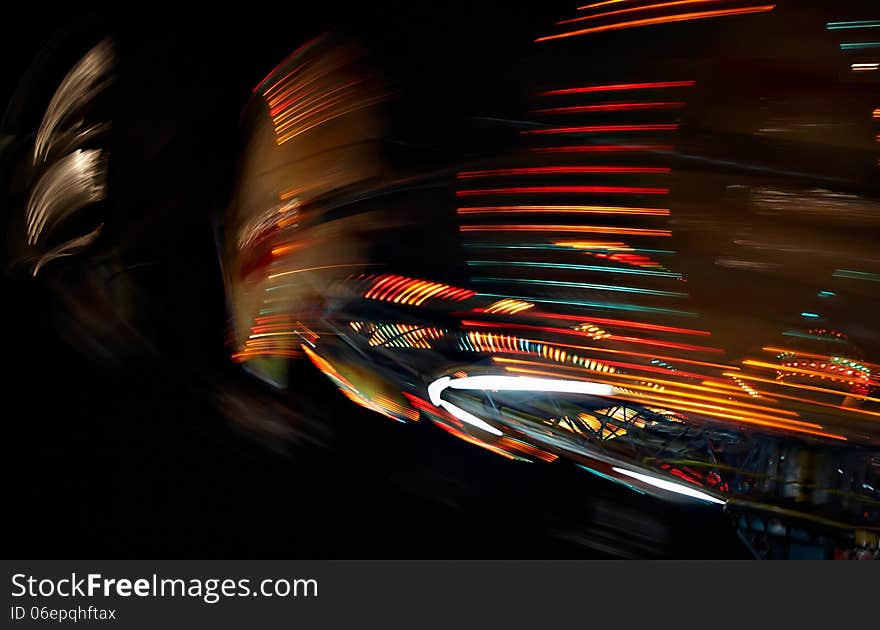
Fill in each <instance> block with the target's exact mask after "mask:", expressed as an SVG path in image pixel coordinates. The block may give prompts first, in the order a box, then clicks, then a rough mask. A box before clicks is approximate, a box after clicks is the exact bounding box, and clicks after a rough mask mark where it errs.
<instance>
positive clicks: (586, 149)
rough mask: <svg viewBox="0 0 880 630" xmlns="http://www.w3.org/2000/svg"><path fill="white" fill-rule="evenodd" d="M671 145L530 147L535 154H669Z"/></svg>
mask: <svg viewBox="0 0 880 630" xmlns="http://www.w3.org/2000/svg"><path fill="white" fill-rule="evenodd" d="M674 148H675V147H673V146H672V145H671V144H585V145H568V146H561V147H531V148H530V149H529V151H533V152H535V153H629V152H633V153H635V152H642V151H645V152H649V151H656V152H671V151H673V150H674Z"/></svg>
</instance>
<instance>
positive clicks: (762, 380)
mask: <svg viewBox="0 0 880 630" xmlns="http://www.w3.org/2000/svg"><path fill="white" fill-rule="evenodd" d="M724 376H731V375H730V374H724ZM736 376H737V377H738V378H741V379H743V380H745V381H754V382H756V383H767V384H769V385H779V386H782V387H793V388H795V389H803V390H806V391H811V392H819V393H821V394H831V395H832V396H844V397H846V398H858V399H859V400H870V401H871V402H880V398H871V397H870V396H862V395H860V394H852V393H850V392H842V391H839V390H836V389H827V388H825V387H814V386H812V385H801V384H800V383H789V382H786V381H777V380H772V379H767V378H760V377H758V376H748V375H746V374H743V373H739V374H737V375H736ZM773 395H774V396H778V395H779V394H776V393H774V394H773Z"/></svg>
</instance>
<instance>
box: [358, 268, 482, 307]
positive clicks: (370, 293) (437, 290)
mask: <svg viewBox="0 0 880 630" xmlns="http://www.w3.org/2000/svg"><path fill="white" fill-rule="evenodd" d="M474 295H476V292H475V291H471V290H470V289H459V288H456V287H452V286H449V285H447V284H441V283H439V282H428V281H426V280H417V279H415V278H407V277H404V276H395V275H389V276H379V277H378V278H375V279H374V280H373V285H372V286H371V287H370V288H369V289H367V290H366V292H365V293H364V294H363V297H364V298H366V299H368V300H380V301H385V302H394V303H396V304H398V303H399V304H407V305H410V306H421V305H422V304H423V303H424V302H425V301H426V300H429V299H442V300H454V301H457V302H460V301H462V300H466V299H468V298H471V297H473V296H474Z"/></svg>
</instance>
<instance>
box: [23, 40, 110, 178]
mask: <svg viewBox="0 0 880 630" xmlns="http://www.w3.org/2000/svg"><path fill="white" fill-rule="evenodd" d="M113 61H114V55H113V47H112V45H111V44H110V40H104V41H102V42H101V43H99V44H98V45H97V46H95V47H94V48H92V49H91V50H90V51H89V52H87V53H86V54H85V56H84V57H83V58H82V59H80V60H79V61H78V62H77V63H76V65H74V66H73V68H71V69H70V72H68V73H67V75H66V76H65V77H64V79H63V80H62V82H61V85H59V86H58V89H57V90H56V91H55V94H54V95H53V96H52V100H51V101H49V105H48V107H47V108H46V113H45V114H44V115H43V120H42V121H41V122H40V127H39V129H38V130H37V135H36V138H35V139H34V164H36V163H37V162H38V161H40V160H45V159H46V158H47V157H48V156H49V152H50V151H51V149H52V147H53V145H55V144H56V143H57V142H58V141H59V140H60V139H61V138H62V137H63V135H64V134H65V133H68V132H71V133H80V134H85V135H86V136H88V135H90V134H91V132H92V131H97V130H100V129H102V127H100V126H99V127H97V128H93V129H82V127H81V125H82V121H81V120H80V117H77V116H74V114H76V113H77V110H79V109H80V108H81V107H82V106H84V105H86V104H87V103H88V102H89V101H91V100H93V99H94V98H95V96H97V95H98V94H99V93H100V92H102V91H103V90H104V89H105V88H107V86H108V85H109V84H110V81H111V79H110V72H111V70H112V68H113ZM65 121H67V129H62V125H63V124H64V123H65Z"/></svg>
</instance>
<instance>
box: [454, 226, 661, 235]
mask: <svg viewBox="0 0 880 630" xmlns="http://www.w3.org/2000/svg"><path fill="white" fill-rule="evenodd" d="M458 229H459V230H460V231H462V232H585V233H594V234H626V235H630V236H672V231H671V230H655V229H650V228H628V227H620V226H614V225H543V224H521V225H513V224H504V225H461V226H459V228H458Z"/></svg>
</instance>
